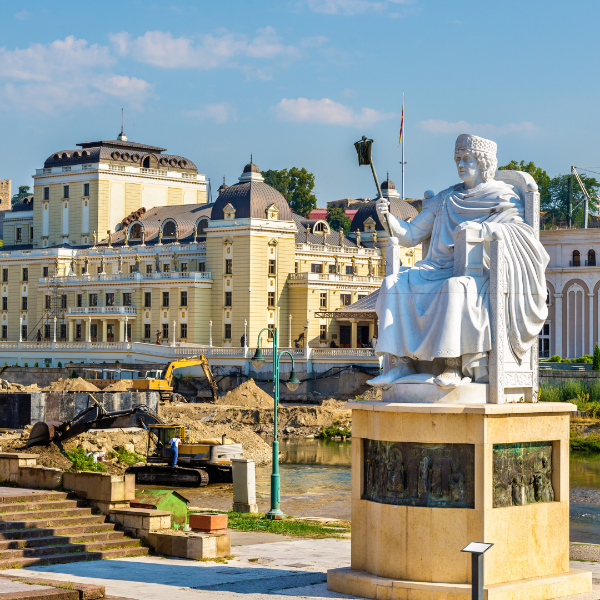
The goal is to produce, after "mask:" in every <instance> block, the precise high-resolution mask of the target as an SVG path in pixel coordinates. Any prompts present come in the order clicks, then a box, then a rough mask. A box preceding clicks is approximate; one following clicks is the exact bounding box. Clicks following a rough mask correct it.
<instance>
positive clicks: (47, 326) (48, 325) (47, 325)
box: [44, 323, 50, 340]
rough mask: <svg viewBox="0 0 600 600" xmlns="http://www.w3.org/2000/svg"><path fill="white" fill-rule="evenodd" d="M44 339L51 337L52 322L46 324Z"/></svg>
mask: <svg viewBox="0 0 600 600" xmlns="http://www.w3.org/2000/svg"><path fill="white" fill-rule="evenodd" d="M44 339H46V340H49V339H50V323H46V324H45V325H44Z"/></svg>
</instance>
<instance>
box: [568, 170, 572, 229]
mask: <svg viewBox="0 0 600 600" xmlns="http://www.w3.org/2000/svg"><path fill="white" fill-rule="evenodd" d="M571 170H572V169H571ZM567 225H568V227H569V229H571V227H573V174H571V176H570V177H569V220H568V223H567Z"/></svg>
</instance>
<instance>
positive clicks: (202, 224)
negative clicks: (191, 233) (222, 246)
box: [198, 219, 208, 235]
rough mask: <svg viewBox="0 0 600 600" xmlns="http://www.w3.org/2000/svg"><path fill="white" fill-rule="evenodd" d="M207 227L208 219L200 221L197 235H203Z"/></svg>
mask: <svg viewBox="0 0 600 600" xmlns="http://www.w3.org/2000/svg"><path fill="white" fill-rule="evenodd" d="M207 227H208V219H202V220H201V221H200V223H198V235H205V234H206V228H207Z"/></svg>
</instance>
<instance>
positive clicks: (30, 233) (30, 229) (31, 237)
mask: <svg viewBox="0 0 600 600" xmlns="http://www.w3.org/2000/svg"><path fill="white" fill-rule="evenodd" d="M32 240H33V225H31V226H30V227H29V241H30V242H31V241H32Z"/></svg>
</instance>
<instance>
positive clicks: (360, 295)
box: [358, 294, 368, 300]
mask: <svg viewBox="0 0 600 600" xmlns="http://www.w3.org/2000/svg"><path fill="white" fill-rule="evenodd" d="M367 296H368V294H359V295H358V300H362V299H363V298H366V297H367Z"/></svg>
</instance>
